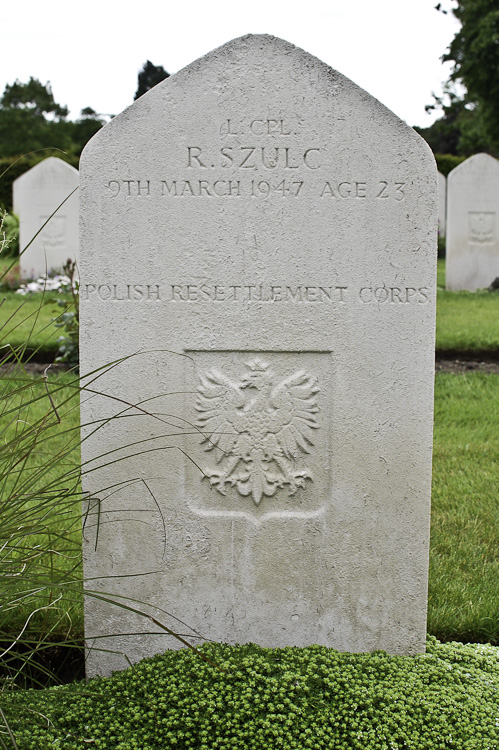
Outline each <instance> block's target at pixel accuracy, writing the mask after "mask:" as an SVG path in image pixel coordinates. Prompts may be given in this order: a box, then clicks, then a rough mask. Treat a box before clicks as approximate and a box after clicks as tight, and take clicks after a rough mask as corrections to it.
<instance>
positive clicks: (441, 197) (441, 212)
mask: <svg viewBox="0 0 499 750" xmlns="http://www.w3.org/2000/svg"><path fill="white" fill-rule="evenodd" d="M437 177H438V235H439V237H445V232H446V222H445V219H446V212H447V180H446V179H445V177H444V175H443V174H442V173H441V172H439V173H438V175H437Z"/></svg>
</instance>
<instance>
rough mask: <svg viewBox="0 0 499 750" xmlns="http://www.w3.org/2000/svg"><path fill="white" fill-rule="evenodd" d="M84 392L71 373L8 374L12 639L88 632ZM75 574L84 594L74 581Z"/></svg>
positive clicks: (5, 411)
mask: <svg viewBox="0 0 499 750" xmlns="http://www.w3.org/2000/svg"><path fill="white" fill-rule="evenodd" d="M78 395H79V390H78V381H77V380H75V377H74V376H72V375H71V374H69V373H64V374H62V375H59V376H55V377H50V378H47V379H45V378H44V377H38V378H32V377H29V376H24V377H22V374H21V373H18V377H16V378H7V377H4V378H2V379H1V380H0V434H1V443H0V507H1V511H0V542H1V545H0V574H1V576H2V587H1V590H0V605H1V606H0V639H1V640H2V641H4V642H5V641H7V640H9V638H10V639H12V637H13V636H14V635H18V634H19V633H20V632H21V631H23V628H25V630H24V639H28V638H37V637H39V635H40V634H41V633H45V634H46V635H49V634H51V635H52V636H55V635H56V634H57V635H59V636H60V635H61V633H63V634H64V636H65V637H66V636H67V637H72V635H74V634H77V635H78V636H81V633H82V628H83V620H82V607H81V593H80V591H79V581H80V580H81V565H80V561H81V508H80V502H79V501H80V485H79V462H80V450H79V448H80V437H79V399H78ZM70 580H72V581H73V582H76V588H77V593H76V595H75V593H74V591H71V590H70V587H68V586H66V584H67V583H68V582H69V581H70ZM61 583H64V584H65V586H64V590H63V596H62V599H61V600H60V601H59V602H57V603H55V600H56V599H57V598H58V597H59V595H60V594H61V588H60V584H61ZM49 605H50V608H49V609H43V608H46V607H47V606H49ZM33 613H34V614H33Z"/></svg>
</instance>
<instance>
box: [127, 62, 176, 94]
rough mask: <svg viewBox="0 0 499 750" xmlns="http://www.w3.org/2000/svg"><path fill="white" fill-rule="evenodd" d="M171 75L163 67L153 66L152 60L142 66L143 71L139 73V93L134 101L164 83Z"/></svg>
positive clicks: (137, 92)
mask: <svg viewBox="0 0 499 750" xmlns="http://www.w3.org/2000/svg"><path fill="white" fill-rule="evenodd" d="M169 76H170V74H169V73H167V72H166V70H165V69H164V68H163V66H162V65H153V64H152V62H151V61H150V60H146V62H145V63H144V65H143V66H142V70H141V71H140V72H139V76H138V84H137V91H136V92H135V96H134V99H138V98H139V96H142V95H143V94H145V93H146V91H149V90H150V89H152V88H153V86H157V84H158V83H161V81H164V80H165V78H169Z"/></svg>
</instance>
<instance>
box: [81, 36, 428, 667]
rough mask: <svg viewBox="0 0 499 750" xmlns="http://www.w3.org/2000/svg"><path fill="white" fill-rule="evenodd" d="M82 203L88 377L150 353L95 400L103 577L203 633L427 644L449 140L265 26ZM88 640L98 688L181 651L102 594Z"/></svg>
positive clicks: (224, 58) (141, 107)
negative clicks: (409, 122)
mask: <svg viewBox="0 0 499 750" xmlns="http://www.w3.org/2000/svg"><path fill="white" fill-rule="evenodd" d="M81 191H82V193H81V201H82V206H81V211H82V224H81V228H82V259H81V278H82V287H81V313H80V314H81V371H82V373H85V372H91V371H94V370H95V369H96V368H97V367H103V366H104V365H105V364H106V363H109V362H112V361H116V360H118V359H120V358H124V357H128V356H129V355H135V356H131V357H129V358H128V359H126V360H125V361H122V362H121V363H120V364H117V365H115V366H114V367H112V368H111V369H109V371H107V372H106V374H104V375H103V376H102V378H101V379H100V380H99V381H98V383H97V384H95V383H94V384H93V386H92V388H93V389H94V390H95V389H96V388H97V389H98V390H101V391H102V392H103V395H102V396H94V395H92V397H91V398H88V399H86V398H83V400H82V419H83V421H84V422H86V423H87V424H89V425H90V426H89V428H88V430H87V431H86V432H85V434H86V435H87V434H90V433H92V431H93V430H95V426H96V420H104V421H105V424H104V425H103V427H102V429H101V430H100V431H97V432H93V434H91V435H90V437H89V438H88V440H86V441H85V442H84V443H83V446H82V447H83V460H84V462H85V463H84V465H85V466H86V467H88V468H95V469H96V470H95V471H91V472H90V473H88V476H86V477H85V479H84V485H83V487H84V490H85V491H86V492H88V493H89V495H88V497H89V500H88V513H87V515H86V520H85V532H84V537H85V576H86V577H87V578H88V579H89V583H88V586H89V587H90V588H91V589H93V590H94V591H101V592H107V593H108V594H115V595H120V596H124V597H129V599H131V600H135V601H141V602H142V604H141V605H139V604H136V605H134V606H135V607H137V608H138V609H140V610H142V611H144V612H146V613H148V614H153V616H154V617H155V619H156V620H159V621H161V622H162V623H163V625H165V626H167V627H169V628H171V629H172V630H174V631H175V632H177V633H183V634H184V635H185V634H187V635H190V636H192V642H194V643H196V642H198V640H197V639H198V637H199V638H205V639H212V640H215V641H219V642H220V641H224V642H229V643H241V642H250V641H253V642H256V643H259V644H261V645H263V646H285V645H296V646H304V645H306V644H311V643H320V644H325V645H327V646H331V647H335V648H337V649H341V650H347V651H369V650H372V649H386V650H387V651H389V652H390V653H393V654H414V653H417V652H421V651H423V650H424V647H425V633H426V596H427V572H428V541H429V508H430V480H431V449H432V411H433V368H434V364H433V363H434V315H435V277H436V236H437V173H436V167H435V163H434V160H433V156H432V154H431V152H430V150H429V148H428V146H427V145H426V144H425V142H424V141H423V140H422V139H421V138H420V137H419V136H418V135H417V134H416V133H415V132H414V131H413V130H412V129H411V128H409V127H408V126H406V125H405V123H403V122H402V121H401V120H399V119H398V118H397V117H396V116H395V115H394V114H392V113H391V112H390V111H389V110H387V109H386V108H385V107H384V106H383V105H382V104H380V103H379V102H378V101H376V100H375V99H373V98H372V97H371V96H370V95H369V94H367V93H366V92H365V91H363V90H362V89H360V88H358V86H356V85H355V84H354V83H352V82H351V81H349V80H348V79H346V78H345V77H343V76H342V75H341V74H340V73H337V72H336V71H334V70H332V69H331V68H329V67H328V66H326V65H325V64H324V63H322V62H321V61H319V60H317V59H316V58H314V57H312V56H311V55H309V54H308V53H306V52H304V51H303V50H300V49H297V48H296V47H294V46H293V45H291V44H289V43H288V42H285V41H282V40H280V39H276V38H274V37H271V36H252V35H250V36H246V37H242V38H240V39H236V40H234V41H232V42H229V43H228V44H226V45H224V46H223V47H221V48H220V49H217V50H215V51H214V52H211V53H210V54H208V55H206V57H203V58H202V59H200V60H198V61H197V62H194V63H193V64H192V65H190V66H189V67H187V68H185V69H184V70H181V71H180V72H179V73H177V74H176V75H174V76H171V77H170V78H168V79H167V80H166V81H164V82H163V83H160V84H159V85H158V86H156V87H155V88H154V89H152V90H151V91H150V92H149V93H147V94H145V95H144V96H142V97H141V98H140V99H138V100H137V101H136V102H135V103H134V104H133V105H132V106H131V107H130V108H129V109H127V110H126V111H125V112H123V113H122V114H121V115H119V116H118V117H116V118H115V119H114V120H113V121H112V122H111V123H109V124H108V125H107V127H105V128H104V129H103V130H102V131H100V132H99V133H98V134H97V135H96V136H95V137H94V138H93V139H92V141H91V142H90V143H89V145H88V146H87V148H86V149H85V151H84V153H83V155H82V161H81ZM113 398H116V399H117V400H116V401H113ZM134 405H135V406H134ZM113 414H114V415H120V416H119V417H116V418H115V419H114V420H112V421H107V418H108V417H109V416H112V415H113ZM125 446H129V447H128V448H126V447H125ZM99 455H102V456H103V457H102V458H100V459H99V458H98V456H99ZM124 457H127V458H126V460H125V458H124ZM122 458H123V460H118V459H122ZM87 462H90V463H87ZM100 465H102V467H103V468H102V469H100V470H98V469H97V466H100ZM97 529H98V534H97ZM127 603H128V604H130V602H129V601H127ZM154 608H157V609H154ZM175 618H179V619H178V620H176V619H175ZM85 627H86V642H87V646H88V648H89V656H88V662H87V663H88V672H89V674H108V673H109V672H110V671H111V670H115V669H120V668H124V667H126V666H127V664H128V662H127V661H126V659H125V657H124V656H123V654H126V657H127V658H129V659H130V660H131V661H136V660H138V659H140V658H142V657H144V656H146V655H150V654H153V653H156V652H159V651H164V650H166V649H167V648H177V647H179V646H180V645H181V644H180V643H179V642H178V641H177V640H176V639H175V638H174V637H173V636H171V635H168V634H167V633H165V631H162V630H161V628H160V627H157V626H156V625H154V624H153V622H152V621H150V620H144V618H142V617H140V616H135V615H133V614H132V613H131V612H130V611H129V610H123V609H120V608H118V607H113V606H112V605H109V604H107V603H105V602H103V601H101V600H95V599H94V598H91V597H88V598H87V599H86V626H85ZM143 631H147V633H149V634H148V635H137V634H138V633H141V632H143ZM113 634H116V637H113ZM104 636H106V637H104ZM93 647H95V648H96V649H98V648H104V649H108V650H109V651H111V650H113V651H115V652H116V653H114V654H111V653H109V651H108V652H106V653H104V652H103V653H100V652H98V651H94V650H93Z"/></svg>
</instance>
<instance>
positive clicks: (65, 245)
mask: <svg viewBox="0 0 499 750" xmlns="http://www.w3.org/2000/svg"><path fill="white" fill-rule="evenodd" d="M77 187H78V170H77V169H75V168H74V167H72V166H71V165H70V164H67V163H66V162H65V161H62V159H57V158H56V157H53V156H51V157H49V158H48V159H44V160H43V161H41V162H39V163H38V164H36V166H34V167H32V169H30V170H29V171H28V172H25V173H24V174H22V175H21V176H20V177H18V178H17V180H15V181H14V185H13V203H14V213H16V214H17V215H18V216H19V222H20V223H19V250H20V252H21V251H22V250H24V248H25V247H26V246H27V245H28V243H29V242H30V241H31V240H32V239H33V237H34V236H35V235H36V233H37V232H38V231H39V229H40V228H41V227H42V226H43V225H44V224H45V222H46V221H47V219H48V218H49V216H51V214H52V213H53V212H54V211H55V210H56V209H57V208H58V206H60V204H61V203H62V202H63V201H64V200H65V199H66V198H67V197H68V196H69V195H70V194H71V193H72V192H73V191H74V190H75V188H77ZM78 220H79V196H78V191H76V192H75V193H73V195H71V197H70V198H69V199H68V200H66V202H65V203H64V204H63V205H62V206H61V207H60V208H59V209H58V210H57V213H56V214H55V215H54V216H52V218H51V219H50V221H49V222H48V223H47V225H46V226H45V227H44V228H43V229H42V231H41V232H40V234H39V235H38V237H36V239H35V240H34V242H32V244H31V245H30V246H29V247H28V249H27V250H26V251H25V252H24V253H23V254H22V255H21V259H20V264H21V277H22V278H23V279H26V278H37V277H39V276H45V274H46V273H47V271H48V272H50V271H52V270H58V271H60V270H61V269H62V266H63V265H64V263H65V262H66V261H67V260H68V258H71V260H76V261H77V262H78V261H79V248H78Z"/></svg>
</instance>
